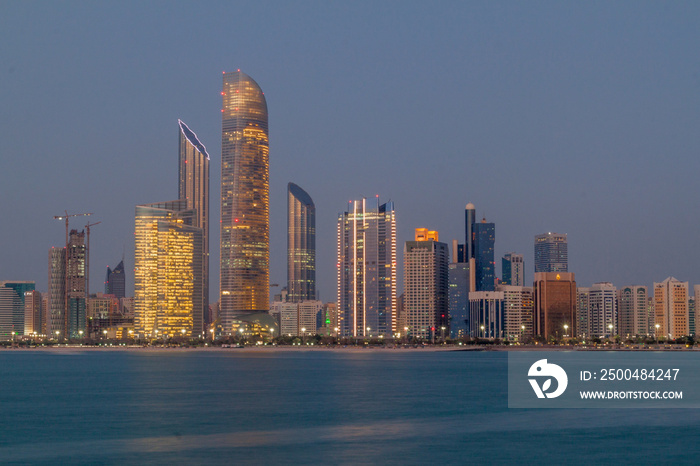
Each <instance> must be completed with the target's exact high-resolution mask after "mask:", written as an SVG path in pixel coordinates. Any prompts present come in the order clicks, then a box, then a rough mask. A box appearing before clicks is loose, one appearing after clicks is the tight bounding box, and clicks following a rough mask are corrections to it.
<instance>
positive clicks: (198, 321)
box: [134, 199, 204, 337]
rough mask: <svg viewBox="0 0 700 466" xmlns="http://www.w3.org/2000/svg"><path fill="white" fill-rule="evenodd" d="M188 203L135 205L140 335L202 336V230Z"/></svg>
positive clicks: (136, 299) (136, 323)
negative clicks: (196, 223)
mask: <svg viewBox="0 0 700 466" xmlns="http://www.w3.org/2000/svg"><path fill="white" fill-rule="evenodd" d="M196 215H197V212H196V211H195V210H194V209H188V208H187V201H186V200H185V199H180V200H177V201H171V202H162V203H155V204H147V205H139V206H136V221H135V237H136V244H135V264H134V265H135V274H134V326H135V330H136V333H137V334H138V335H140V336H150V337H156V336H157V335H182V334H185V335H193V336H195V335H200V334H201V332H202V331H203V330H204V329H203V319H204V290H203V286H202V283H203V280H202V278H203V277H202V273H203V270H204V268H203V267H202V260H203V257H204V255H203V254H202V250H203V247H204V244H203V243H204V239H203V233H202V229H201V228H197V227H195V226H192V223H194V222H195V217H196Z"/></svg>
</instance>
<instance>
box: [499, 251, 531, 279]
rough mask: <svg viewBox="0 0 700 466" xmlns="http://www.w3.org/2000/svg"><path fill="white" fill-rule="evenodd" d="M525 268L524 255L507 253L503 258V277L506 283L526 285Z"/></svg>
mask: <svg viewBox="0 0 700 466" xmlns="http://www.w3.org/2000/svg"><path fill="white" fill-rule="evenodd" d="M524 276H525V268H524V265H523V255H522V254H516V253H514V252H508V253H506V254H505V255H504V256H503V258H502V259H501V278H502V281H503V284H504V285H512V286H524V284H525V278H524Z"/></svg>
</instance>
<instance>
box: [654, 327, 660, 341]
mask: <svg viewBox="0 0 700 466" xmlns="http://www.w3.org/2000/svg"><path fill="white" fill-rule="evenodd" d="M655 327H656V344H657V345H658V344H659V327H661V325H659V324H656V326H655Z"/></svg>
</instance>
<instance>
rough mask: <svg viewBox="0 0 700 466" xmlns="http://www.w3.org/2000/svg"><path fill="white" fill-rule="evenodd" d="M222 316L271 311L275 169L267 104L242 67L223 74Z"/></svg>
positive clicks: (224, 319)
mask: <svg viewBox="0 0 700 466" xmlns="http://www.w3.org/2000/svg"><path fill="white" fill-rule="evenodd" d="M221 95H222V99H223V105H222V108H221V117H222V131H221V256H220V257H221V277H220V290H219V291H220V293H219V294H220V311H219V319H220V323H221V325H222V326H223V328H224V331H227V332H228V331H231V330H232V328H233V324H234V321H236V320H238V319H241V316H242V315H245V314H255V313H260V312H265V313H267V310H268V309H269V306H270V304H269V296H270V289H269V286H270V173H269V139H268V121H267V102H266V100H265V96H264V94H263V92H262V89H260V86H258V84H257V83H256V82H255V81H254V80H253V79H252V78H251V77H250V76H247V75H246V74H244V73H241V72H240V70H238V71H235V72H231V73H227V72H224V74H223V91H222V92H221Z"/></svg>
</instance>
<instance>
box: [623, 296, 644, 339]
mask: <svg viewBox="0 0 700 466" xmlns="http://www.w3.org/2000/svg"><path fill="white" fill-rule="evenodd" d="M647 298H648V293H647V287H646V286H641V285H631V286H624V287H622V288H620V289H619V290H617V315H618V320H619V326H620V336H622V337H624V338H631V337H635V336H647V335H649V312H648V310H647Z"/></svg>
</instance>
